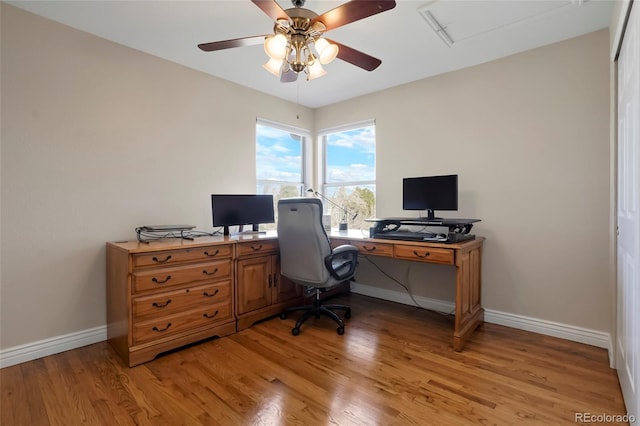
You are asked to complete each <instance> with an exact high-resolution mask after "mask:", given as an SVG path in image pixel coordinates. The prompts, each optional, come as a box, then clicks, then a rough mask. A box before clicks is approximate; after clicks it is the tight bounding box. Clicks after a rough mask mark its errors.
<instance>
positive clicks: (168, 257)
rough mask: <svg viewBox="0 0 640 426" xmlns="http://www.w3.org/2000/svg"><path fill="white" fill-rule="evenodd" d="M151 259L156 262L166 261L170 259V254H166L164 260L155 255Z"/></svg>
mask: <svg viewBox="0 0 640 426" xmlns="http://www.w3.org/2000/svg"><path fill="white" fill-rule="evenodd" d="M151 260H153V261H154V262H156V263H167V262H168V261H169V260H171V255H168V256H167V258H166V259H164V260H160V259H158V258H157V257H155V256H153V258H152V259H151Z"/></svg>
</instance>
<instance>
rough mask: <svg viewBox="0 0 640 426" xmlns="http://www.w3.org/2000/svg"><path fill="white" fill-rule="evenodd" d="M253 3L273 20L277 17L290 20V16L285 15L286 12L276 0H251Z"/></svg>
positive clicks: (277, 18)
mask: <svg viewBox="0 0 640 426" xmlns="http://www.w3.org/2000/svg"><path fill="white" fill-rule="evenodd" d="M251 1H252V2H253V4H255V5H256V6H258V7H259V8H260V9H261V10H262V11H263V12H264V13H266V14H267V16H268V17H269V18H271V19H273V20H274V21H278V20H279V19H286V20H287V21H289V22H291V18H289V15H287V12H285V11H284V9H283V8H281V7H280V5H279V4H278V3H276V0H251Z"/></svg>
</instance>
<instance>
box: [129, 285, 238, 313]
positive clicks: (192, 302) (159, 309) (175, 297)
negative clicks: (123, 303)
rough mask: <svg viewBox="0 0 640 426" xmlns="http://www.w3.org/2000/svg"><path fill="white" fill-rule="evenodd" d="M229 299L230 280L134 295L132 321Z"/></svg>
mask: <svg viewBox="0 0 640 426" xmlns="http://www.w3.org/2000/svg"><path fill="white" fill-rule="evenodd" d="M230 300H231V281H222V282H218V283H209V284H205V285H201V286H198V287H189V288H183V289H180V290H173V291H165V292H162V293H160V294H152V295H149V296H142V297H136V298H134V299H133V300H132V301H131V304H132V306H133V317H134V321H139V320H141V319H144V318H147V319H150V318H159V317H162V316H166V315H171V314H174V313H179V312H183V311H186V310H188V309H190V308H194V307H196V306H206V305H209V304H217V303H222V302H225V301H230Z"/></svg>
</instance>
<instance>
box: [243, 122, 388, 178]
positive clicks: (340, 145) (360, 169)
mask: <svg viewBox="0 0 640 426" xmlns="http://www.w3.org/2000/svg"><path fill="white" fill-rule="evenodd" d="M257 135H258V137H257V141H256V175H257V178H258V179H268V180H279V181H287V182H300V181H301V180H302V177H301V176H300V170H301V164H302V148H301V144H300V141H299V140H297V139H295V138H294V137H292V136H291V134H290V133H289V132H286V131H283V130H278V129H274V128H272V127H267V126H262V125H258V126H257ZM327 139H328V140H327V142H328V149H327V179H328V182H350V181H361V180H375V176H376V172H375V127H373V126H371V127H364V128H361V129H356V130H349V131H344V132H340V133H332V134H329V135H328V137H327Z"/></svg>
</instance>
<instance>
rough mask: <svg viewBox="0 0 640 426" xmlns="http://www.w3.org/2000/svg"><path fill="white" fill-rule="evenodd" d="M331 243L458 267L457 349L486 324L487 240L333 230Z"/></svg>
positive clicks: (454, 334)
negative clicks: (422, 238)
mask: <svg viewBox="0 0 640 426" xmlns="http://www.w3.org/2000/svg"><path fill="white" fill-rule="evenodd" d="M330 238H331V244H332V245H333V246H334V247H335V246H338V245H341V244H352V245H354V246H356V247H358V250H359V251H360V254H362V255H364V256H382V257H391V258H394V259H401V260H411V261H414V262H428V263H437V264H441V265H455V268H456V301H455V304H456V310H455V316H456V319H455V327H454V330H453V349H454V350H456V351H460V350H462V348H463V347H464V345H465V343H466V341H467V340H468V339H469V337H470V336H471V335H472V334H473V332H474V330H475V329H476V327H478V326H479V325H480V324H482V323H483V322H484V309H483V308H482V304H481V290H482V243H483V241H484V238H483V237H476V238H475V239H474V240H471V241H465V242H462V243H456V244H442V243H431V242H414V241H400V240H383V239H376V238H368V237H365V236H363V235H362V232H361V231H359V230H358V231H332V232H331V234H330Z"/></svg>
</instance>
